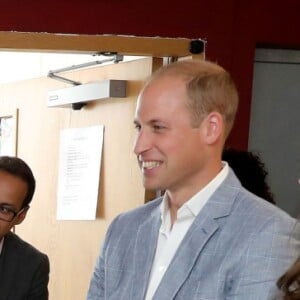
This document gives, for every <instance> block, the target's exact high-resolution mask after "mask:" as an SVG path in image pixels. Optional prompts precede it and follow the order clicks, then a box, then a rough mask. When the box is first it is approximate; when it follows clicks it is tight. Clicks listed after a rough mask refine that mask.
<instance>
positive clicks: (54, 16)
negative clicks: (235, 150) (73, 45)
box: [0, 0, 300, 148]
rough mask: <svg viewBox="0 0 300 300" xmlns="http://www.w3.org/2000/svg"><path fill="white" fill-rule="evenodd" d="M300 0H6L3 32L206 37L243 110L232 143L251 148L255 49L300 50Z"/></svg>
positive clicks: (1, 6) (0, 16) (1, 7)
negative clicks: (231, 80) (236, 90)
mask: <svg viewBox="0 0 300 300" xmlns="http://www.w3.org/2000/svg"><path fill="white" fill-rule="evenodd" d="M299 16H300V1H299V0H286V1H276V0H272V1H271V0H252V1H251V0H249V1H247V0H239V1H238V0H223V1H219V0H209V1H207V0H206V1H204V0H190V1H187V2H186V3H185V2H184V1H178V0H173V1H167V0H151V1H150V0H140V1H139V2H136V1H133V0H127V1H126V0H85V1H83V0H82V1H78V0H72V1H70V0H52V1H47V2H46V1H36V0H22V1H19V0H10V1H7V0H2V1H1V3H0V31H10V30H14V31H20V32H51V33H78V34H125V35H136V36H161V37H187V38H202V39H205V40H206V41H207V48H206V58H207V59H209V60H213V61H217V62H219V63H220V64H221V65H223V66H224V67H225V68H227V69H228V70H229V71H230V72H231V73H232V75H233V77H234V79H235V81H236V83H237V86H238V89H239V92H240V99H241V100H240V107H239V113H238V116H237V120H236V125H235V128H234V130H233V132H232V134H231V137H230V140H229V142H230V144H231V145H233V146H236V147H239V148H247V143H248V131H249V114H250V104H251V103H250V102H251V89H252V76H253V60H254V50H255V47H256V46H257V45H265V46H271V47H284V48H295V49H296V48H300V25H299V19H300V18H299Z"/></svg>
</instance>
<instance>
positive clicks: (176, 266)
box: [153, 171, 240, 300]
mask: <svg viewBox="0 0 300 300" xmlns="http://www.w3.org/2000/svg"><path fill="white" fill-rule="evenodd" d="M237 187H240V184H239V182H238V180H237V179H236V177H235V175H234V174H233V173H232V172H231V171H230V173H229V176H228V177H227V178H226V179H225V181H224V183H223V184H222V185H221V186H220V187H219V188H218V189H217V190H216V192H215V193H214V194H213V195H212V196H211V198H210V199H209V201H208V202H207V204H206V205H205V206H204V207H203V209H202V211H201V212H200V213H199V215H198V216H197V217H196V219H195V221H194V222H193V224H192V226H191V227H190V229H189V230H188V232H187V234H186V236H185V237H184V239H183V241H182V243H181V244H180V246H179V248H178V250H177V252H176V253H175V256H174V258H173V260H172V261H171V263H170V265H169V268H168V270H167V271H166V273H165V275H164V277H163V278H162V281H161V283H160V285H159V286H158V289H157V290H156V293H155V294H154V298H153V299H155V300H170V299H174V298H175V296H176V294H177V292H178V291H179V289H180V288H181V286H182V285H183V284H184V282H185V280H186V279H187V277H188V275H189V274H190V272H191V271H192V269H193V267H194V265H195V264H196V261H197V259H198V257H199V255H200V253H201V252H202V250H203V248H204V246H205V245H206V243H207V242H208V241H209V239H210V238H211V236H212V235H213V234H214V233H215V232H216V231H217V230H218V228H219V225H218V223H217V221H216V219H218V218H221V217H225V216H228V215H229V214H230V213H231V210H232V205H233V202H234V200H235V198H236V195H237V193H238V189H237Z"/></svg>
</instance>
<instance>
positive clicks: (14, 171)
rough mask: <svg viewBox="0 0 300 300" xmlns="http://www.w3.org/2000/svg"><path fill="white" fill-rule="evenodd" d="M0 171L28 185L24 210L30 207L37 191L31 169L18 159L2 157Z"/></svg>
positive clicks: (0, 158) (0, 157) (23, 205)
mask: <svg viewBox="0 0 300 300" xmlns="http://www.w3.org/2000/svg"><path fill="white" fill-rule="evenodd" d="M0 171H4V172H7V173H9V174H11V175H13V176H16V177H19V178H21V179H22V180H23V181H24V182H26V183H27V194H26V197H25V199H24V201H23V204H22V208H24V207H26V206H28V205H29V203H30V202H31V200H32V197H33V194H34V191H35V179H34V176H33V173H32V171H31V169H30V167H29V166H28V165H27V164H26V163H25V162H24V161H23V160H22V159H20V158H18V157H14V156H0Z"/></svg>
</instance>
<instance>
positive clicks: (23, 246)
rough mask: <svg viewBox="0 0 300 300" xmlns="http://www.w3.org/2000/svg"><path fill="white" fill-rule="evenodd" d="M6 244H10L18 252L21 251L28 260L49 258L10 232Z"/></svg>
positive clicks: (6, 237)
mask: <svg viewBox="0 0 300 300" xmlns="http://www.w3.org/2000/svg"><path fill="white" fill-rule="evenodd" d="M5 243H10V244H11V245H12V247H13V248H14V249H15V250H16V251H17V250H20V253H21V255H22V256H24V257H27V258H28V259H33V258H38V259H43V260H45V259H46V260H48V256H47V255H46V254H45V253H43V252H41V251H40V250H39V249H37V248H36V247H35V246H33V245H31V244H30V243H28V242H26V241H25V240H23V239H22V238H21V237H19V236H18V235H17V234H15V233H13V232H10V233H8V234H7V235H6V236H5Z"/></svg>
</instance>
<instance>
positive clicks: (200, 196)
mask: <svg viewBox="0 0 300 300" xmlns="http://www.w3.org/2000/svg"><path fill="white" fill-rule="evenodd" d="M222 165H223V167H222V169H221V171H220V172H219V173H218V174H217V176H216V177H215V178H213V179H212V180H211V181H210V182H209V183H208V184H207V185H206V186H205V187H204V188H202V189H201V190H200V191H199V192H198V193H196V194H195V195H194V196H193V197H192V198H190V199H189V200H188V201H187V202H185V203H184V204H183V205H182V207H180V209H179V210H178V216H180V215H181V214H182V213H183V214H184V215H186V212H187V210H188V211H190V212H191V213H192V214H193V216H194V217H196V216H197V215H198V214H199V212H200V210H201V209H202V207H203V206H204V205H205V204H206V202H207V201H208V199H209V198H210V196H211V195H212V194H213V193H214V192H215V191H216V190H217V188H218V187H219V186H220V185H221V183H222V182H223V181H224V180H225V178H226V177H227V175H228V173H229V166H228V163H227V162H225V161H222ZM160 212H161V219H162V224H164V223H165V221H166V218H169V217H170V214H169V203H168V197H167V195H166V194H165V195H164V197H163V201H162V203H161V205H160Z"/></svg>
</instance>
